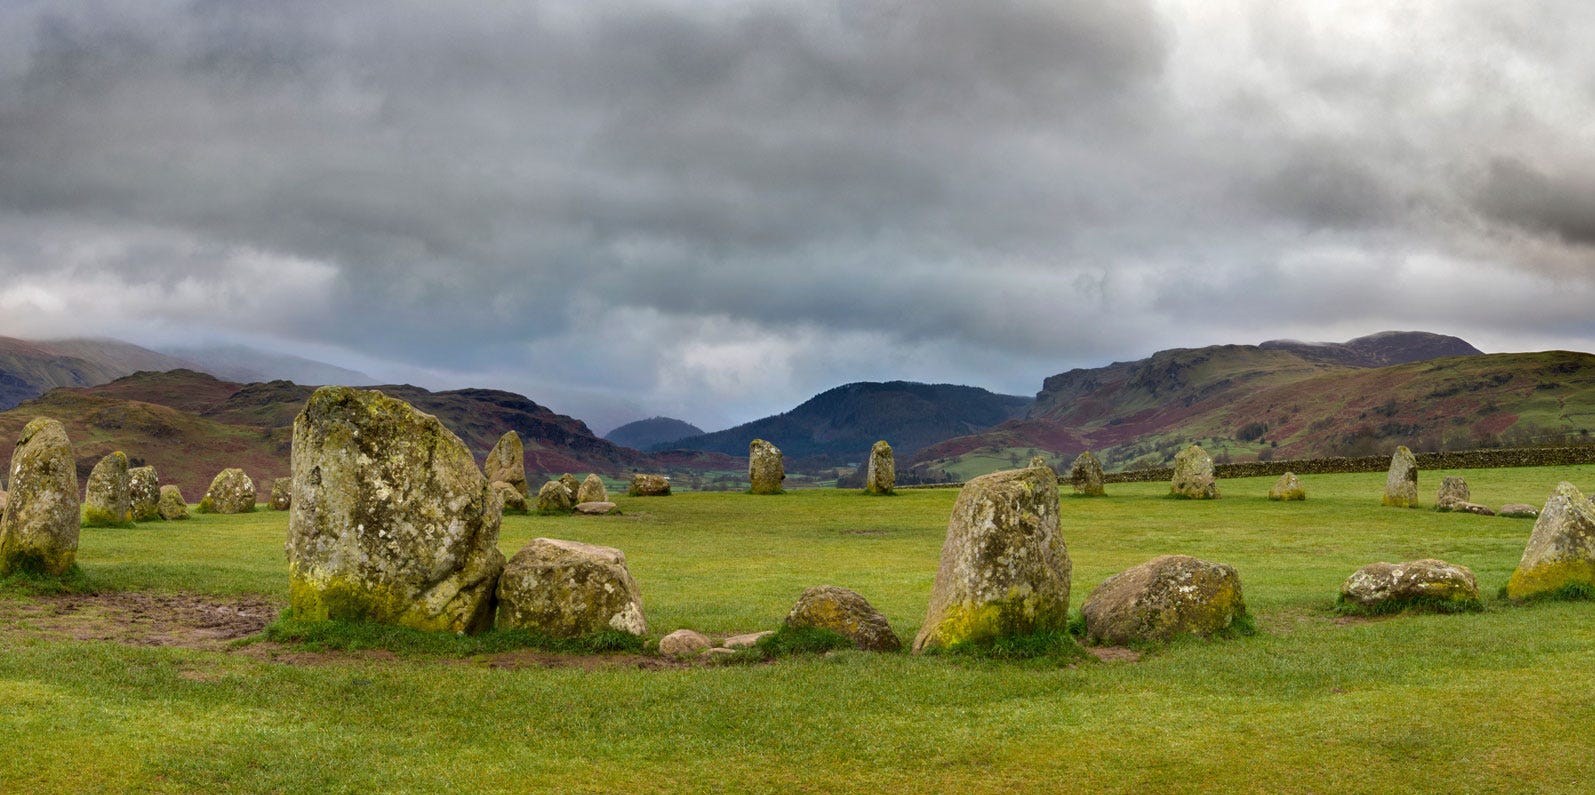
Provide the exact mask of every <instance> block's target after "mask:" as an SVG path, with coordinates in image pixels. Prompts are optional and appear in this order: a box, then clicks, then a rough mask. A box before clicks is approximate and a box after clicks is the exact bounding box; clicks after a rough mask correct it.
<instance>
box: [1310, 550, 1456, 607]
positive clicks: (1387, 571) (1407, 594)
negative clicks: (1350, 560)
mask: <svg viewBox="0 0 1595 795" xmlns="http://www.w3.org/2000/svg"><path fill="white" fill-rule="evenodd" d="M1340 604H1341V605H1342V606H1343V607H1345V608H1349V609H1350V610H1352V611H1353V612H1360V613H1376V614H1379V613H1395V612H1399V611H1402V610H1420V611H1422V610H1432V611H1435V612H1439V613H1457V612H1462V611H1471V610H1482V609H1483V605H1482V604H1480V602H1479V581H1478V579H1477V578H1475V577H1474V576H1473V571H1472V570H1471V569H1469V568H1468V567H1466V566H1458V565H1456V564H1453V563H1447V562H1445V561H1443V560H1435V559H1433V558H1425V559H1423V560H1409V561H1407V562H1405V563H1383V562H1380V563H1370V564H1368V565H1366V566H1363V567H1362V568H1360V569H1358V570H1356V571H1354V572H1352V573H1351V576H1350V577H1347V578H1346V581H1345V582H1344V583H1341V585H1340Z"/></svg>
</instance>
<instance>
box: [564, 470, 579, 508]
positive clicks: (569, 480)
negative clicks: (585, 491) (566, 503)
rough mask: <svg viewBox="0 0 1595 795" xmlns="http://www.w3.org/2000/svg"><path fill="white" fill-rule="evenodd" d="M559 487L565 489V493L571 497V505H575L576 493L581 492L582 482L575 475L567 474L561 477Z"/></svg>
mask: <svg viewBox="0 0 1595 795" xmlns="http://www.w3.org/2000/svg"><path fill="white" fill-rule="evenodd" d="M559 485H561V486H564V487H565V493H567V494H569V495H570V504H571V505H575V504H576V493H577V492H579V491H581V487H582V484H581V482H580V481H578V480H577V479H576V476H575V475H572V474H571V473H569V472H566V473H565V474H563V475H560V476H559Z"/></svg>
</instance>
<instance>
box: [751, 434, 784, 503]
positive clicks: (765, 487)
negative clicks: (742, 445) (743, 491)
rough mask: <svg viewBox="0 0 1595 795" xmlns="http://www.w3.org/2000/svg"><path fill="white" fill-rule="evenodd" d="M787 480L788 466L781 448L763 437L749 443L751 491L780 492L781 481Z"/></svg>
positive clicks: (761, 492)
mask: <svg viewBox="0 0 1595 795" xmlns="http://www.w3.org/2000/svg"><path fill="white" fill-rule="evenodd" d="M784 480H786V467H785V465H784V464H783V463H782V460H781V448H779V447H776V446H775V445H773V444H770V443H769V442H766V441H765V440H763V439H754V440H753V441H751V442H749V443H748V482H749V483H750V484H752V485H751V486H750V488H749V491H752V492H753V493H754V494H780V493H781V482H782V481H784Z"/></svg>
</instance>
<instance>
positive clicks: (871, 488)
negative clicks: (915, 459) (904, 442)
mask: <svg viewBox="0 0 1595 795" xmlns="http://www.w3.org/2000/svg"><path fill="white" fill-rule="evenodd" d="M895 488H897V461H896V460H895V459H894V458H892V446H891V445H889V444H887V443H886V441H885V440H884V439H883V440H881V441H879V442H876V443H875V446H874V447H871V448H870V451H869V468H868V469H866V470H865V472H864V491H866V492H868V493H870V494H891V493H892V490H893V489H895Z"/></svg>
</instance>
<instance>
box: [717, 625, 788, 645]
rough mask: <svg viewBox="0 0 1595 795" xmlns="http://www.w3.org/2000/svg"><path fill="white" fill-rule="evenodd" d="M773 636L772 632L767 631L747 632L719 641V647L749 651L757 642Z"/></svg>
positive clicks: (773, 632)
mask: <svg viewBox="0 0 1595 795" xmlns="http://www.w3.org/2000/svg"><path fill="white" fill-rule="evenodd" d="M774 634H775V631H774V630H768V629H767V630H765V631H763V632H749V633H746V634H743V635H732V636H731V637H729V638H726V639H725V640H723V641H720V645H721V647H723V648H727V649H751V648H753V647H754V646H757V645H759V641H761V640H764V639H765V638H768V637H770V636H771V635H774Z"/></svg>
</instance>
